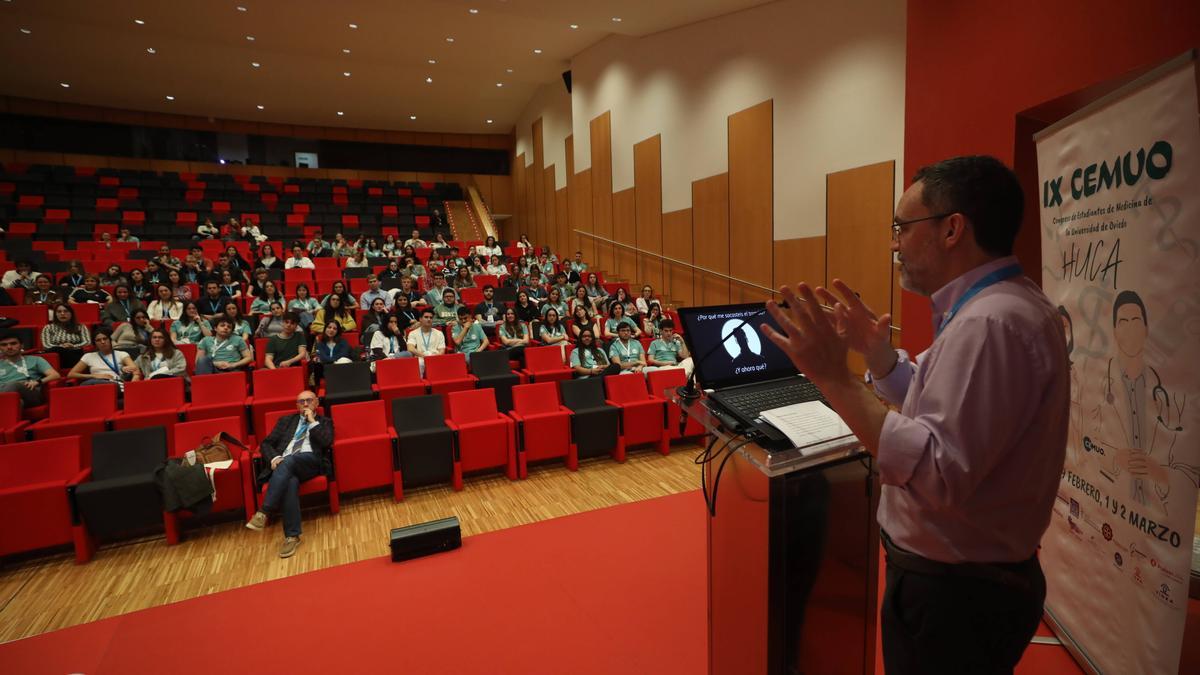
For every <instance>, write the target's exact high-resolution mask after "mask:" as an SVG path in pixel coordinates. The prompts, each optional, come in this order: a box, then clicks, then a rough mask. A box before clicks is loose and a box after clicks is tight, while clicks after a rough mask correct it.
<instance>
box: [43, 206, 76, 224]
mask: <svg viewBox="0 0 1200 675" xmlns="http://www.w3.org/2000/svg"><path fill="white" fill-rule="evenodd" d="M70 219H71V212H70V211H69V210H68V209H46V212H45V213H43V214H42V222H43V223H46V224H48V225H62V224H64V223H66V222H67V221H68V220H70Z"/></svg>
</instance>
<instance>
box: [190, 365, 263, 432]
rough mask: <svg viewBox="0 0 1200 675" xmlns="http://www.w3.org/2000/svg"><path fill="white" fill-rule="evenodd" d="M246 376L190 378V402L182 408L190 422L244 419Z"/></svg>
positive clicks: (246, 404) (248, 402)
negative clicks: (225, 418)
mask: <svg viewBox="0 0 1200 675" xmlns="http://www.w3.org/2000/svg"><path fill="white" fill-rule="evenodd" d="M249 405H250V398H249V397H248V396H246V374H245V373H217V374H214V375H198V376H196V377H193V378H192V402H191V403H189V404H187V405H186V406H185V407H184V416H185V417H187V420H188V421H189V422H194V421H196V420H207V419H216V418H221V417H240V418H242V419H245V418H246V408H247V407H248V406H249Z"/></svg>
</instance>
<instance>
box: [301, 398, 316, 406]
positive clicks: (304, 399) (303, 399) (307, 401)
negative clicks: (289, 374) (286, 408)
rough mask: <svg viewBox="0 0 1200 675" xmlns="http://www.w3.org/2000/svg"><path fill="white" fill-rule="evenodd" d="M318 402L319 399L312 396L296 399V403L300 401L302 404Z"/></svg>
mask: <svg viewBox="0 0 1200 675" xmlns="http://www.w3.org/2000/svg"><path fill="white" fill-rule="evenodd" d="M316 402H317V399H316V398H312V397H309V398H298V399H296V403H299V404H301V405H308V404H309V403H316Z"/></svg>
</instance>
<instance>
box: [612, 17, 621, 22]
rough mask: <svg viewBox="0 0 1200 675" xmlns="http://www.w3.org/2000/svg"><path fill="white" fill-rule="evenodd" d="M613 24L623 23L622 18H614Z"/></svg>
mask: <svg viewBox="0 0 1200 675" xmlns="http://www.w3.org/2000/svg"><path fill="white" fill-rule="evenodd" d="M613 23H621V17H619V16H614V17H613Z"/></svg>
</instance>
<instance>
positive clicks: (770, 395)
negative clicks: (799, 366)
mask: <svg viewBox="0 0 1200 675" xmlns="http://www.w3.org/2000/svg"><path fill="white" fill-rule="evenodd" d="M824 400H825V397H824V396H822V395H821V390H820V389H817V385H815V384H813V383H812V382H810V381H808V380H803V379H797V380H796V381H795V382H791V383H788V384H786V385H783V386H774V387H771V388H767V389H757V390H756V389H750V390H748V391H724V392H721V403H723V404H725V405H726V406H727V407H729V408H731V409H732V410H733V411H734V412H736V413H738V414H739V415H741V416H743V417H745V418H746V419H750V420H752V419H754V418H756V417H758V415H759V413H761V412H762V411H764V410H771V409H773V408H782V407H784V406H787V405H792V404H794V403H804V402H805V401H824Z"/></svg>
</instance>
